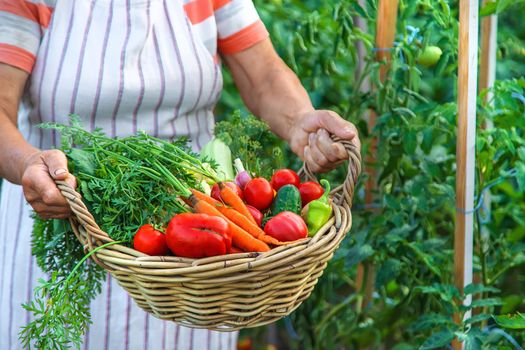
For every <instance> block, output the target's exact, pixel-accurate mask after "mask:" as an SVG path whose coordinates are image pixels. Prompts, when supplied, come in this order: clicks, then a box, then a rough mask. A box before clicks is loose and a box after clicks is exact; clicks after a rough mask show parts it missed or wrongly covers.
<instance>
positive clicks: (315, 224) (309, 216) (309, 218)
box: [302, 179, 332, 237]
mask: <svg viewBox="0 0 525 350" xmlns="http://www.w3.org/2000/svg"><path fill="white" fill-rule="evenodd" d="M321 185H323V188H324V193H323V195H322V196H321V197H320V198H318V199H316V200H314V201H311V202H310V203H308V204H307V205H306V206H305V207H304V208H303V211H302V216H303V219H304V221H305V222H306V225H308V236H309V237H312V236H313V235H315V234H316V233H317V231H319V229H320V228H321V227H322V226H323V225H324V224H326V222H327V221H328V219H330V217H331V216H332V205H331V202H330V199H329V198H328V195H329V194H330V183H329V182H328V181H326V180H324V179H323V180H321Z"/></svg>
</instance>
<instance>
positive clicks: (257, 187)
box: [244, 177, 273, 210]
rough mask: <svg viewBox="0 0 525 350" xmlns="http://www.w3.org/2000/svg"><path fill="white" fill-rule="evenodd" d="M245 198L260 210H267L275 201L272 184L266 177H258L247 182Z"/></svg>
mask: <svg viewBox="0 0 525 350" xmlns="http://www.w3.org/2000/svg"><path fill="white" fill-rule="evenodd" d="M244 200H245V201H246V203H248V204H249V205H251V206H253V207H255V208H257V209H259V210H265V209H267V208H268V207H270V205H271V204H272V201H273V189H272V186H271V185H270V183H269V182H268V180H266V179H265V178H263V177H256V178H255V179H252V180H250V182H248V183H247V184H246V187H245V188H244Z"/></svg>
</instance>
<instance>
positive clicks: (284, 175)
mask: <svg viewBox="0 0 525 350" xmlns="http://www.w3.org/2000/svg"><path fill="white" fill-rule="evenodd" d="M300 182H301V180H300V179H299V175H297V173H296V172H295V171H293V170H290V169H281V170H277V171H276V172H275V173H273V176H272V187H273V189H274V190H276V191H279V188H281V187H283V186H284V185H294V186H295V187H299V183H300Z"/></svg>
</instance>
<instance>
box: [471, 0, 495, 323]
mask: <svg viewBox="0 0 525 350" xmlns="http://www.w3.org/2000/svg"><path fill="white" fill-rule="evenodd" d="M488 2H490V0H483V5H485V4H487V3H488ZM497 27H498V17H497V15H495V14H494V15H491V16H486V17H484V18H483V19H481V33H480V40H481V50H480V58H479V67H480V68H479V82H478V90H479V92H481V91H482V90H485V89H490V88H492V87H493V86H494V81H495V80H496V49H497ZM491 99H492V92H490V91H489V92H488V93H487V94H485V97H484V101H485V102H487V101H490V100H491ZM483 127H484V128H486V129H490V128H492V127H493V124H492V121H491V120H487V121H486V122H485V123H484V125H483ZM483 201H484V204H485V208H486V210H487V211H486V212H484V215H490V210H491V208H490V207H491V196H490V192H488V191H487V192H486V193H485V196H484V197H483ZM480 229H481V242H476V249H477V250H479V249H483V250H485V251H487V250H488V240H489V232H488V230H487V229H486V227H481V228H480ZM474 283H477V284H480V283H483V278H482V275H481V273H480V272H477V273H475V274H474ZM481 297H482V295H477V296H476V297H475V298H476V299H479V298H481ZM481 310H482V308H476V309H474V310H472V313H473V314H474V315H476V314H479V313H480V312H481Z"/></svg>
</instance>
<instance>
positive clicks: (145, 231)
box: [133, 224, 168, 255]
mask: <svg viewBox="0 0 525 350" xmlns="http://www.w3.org/2000/svg"><path fill="white" fill-rule="evenodd" d="M133 248H134V249H135V250H138V251H139V252H141V253H144V254H148V255H168V246H167V244H166V235H164V234H163V233H162V232H160V231H157V230H155V228H154V227H153V226H151V225H150V224H146V225H142V226H141V227H140V228H139V229H138V231H137V233H136V234H135V237H133Z"/></svg>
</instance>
